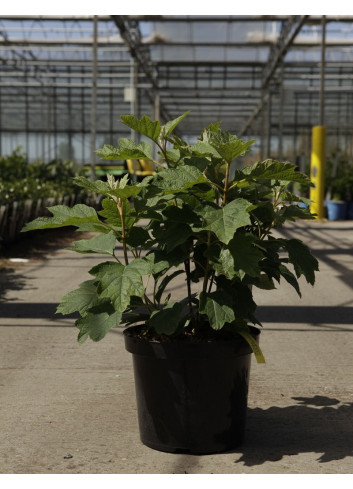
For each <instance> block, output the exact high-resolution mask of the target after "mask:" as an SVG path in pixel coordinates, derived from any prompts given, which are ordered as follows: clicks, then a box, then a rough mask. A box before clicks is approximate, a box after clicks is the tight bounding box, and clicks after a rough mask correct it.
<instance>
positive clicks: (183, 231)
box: [154, 221, 193, 253]
mask: <svg viewBox="0 0 353 489" xmlns="http://www.w3.org/2000/svg"><path fill="white" fill-rule="evenodd" d="M192 234H193V232H192V229H191V227H190V226H189V225H188V224H184V223H182V222H171V223H169V222H168V221H167V222H166V223H165V225H164V226H162V227H160V228H159V229H158V231H155V232H154V236H155V238H156V239H157V240H158V243H159V246H163V245H165V246H166V250H167V252H168V253H170V252H171V251H173V250H174V249H175V248H177V247H178V246H179V245H182V244H183V243H185V242H186V241H187V239H188V238H189V237H190V236H192Z"/></svg>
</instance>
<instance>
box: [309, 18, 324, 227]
mask: <svg viewBox="0 0 353 489" xmlns="http://www.w3.org/2000/svg"><path fill="white" fill-rule="evenodd" d="M321 26H322V39H321V72H320V100H319V102H320V103H319V121H320V125H319V126H315V127H313V133H312V150H311V171H310V176H311V180H312V182H313V183H314V185H315V187H314V188H311V189H310V199H311V200H312V201H313V203H312V204H311V206H310V210H311V212H314V213H315V214H317V219H323V218H324V187H325V163H326V127H325V102H324V91H325V37H326V18H325V16H324V15H323V16H322V23H321Z"/></svg>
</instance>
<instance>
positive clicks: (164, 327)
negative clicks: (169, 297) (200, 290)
mask: <svg viewBox="0 0 353 489" xmlns="http://www.w3.org/2000/svg"><path fill="white" fill-rule="evenodd" d="M182 310H183V306H182V305H181V304H179V302H175V303H169V304H167V305H166V306H164V308H163V309H160V310H159V311H154V312H153V313H152V314H151V318H150V320H149V325H150V326H151V327H152V328H153V329H154V330H155V331H156V333H158V334H166V335H172V334H173V333H175V332H176V331H177V329H178V327H179V325H180V322H181V320H182Z"/></svg>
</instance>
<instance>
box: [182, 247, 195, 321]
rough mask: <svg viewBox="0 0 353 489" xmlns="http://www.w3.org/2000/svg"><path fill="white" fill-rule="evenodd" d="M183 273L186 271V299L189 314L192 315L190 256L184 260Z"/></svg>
mask: <svg viewBox="0 0 353 489" xmlns="http://www.w3.org/2000/svg"><path fill="white" fill-rule="evenodd" d="M184 265H185V273H186V284H187V289H188V299H189V309H190V316H191V317H192V314H193V313H192V302H191V278H190V257H189V258H188V259H187V260H185V261H184Z"/></svg>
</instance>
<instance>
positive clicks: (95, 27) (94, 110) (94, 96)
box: [91, 15, 98, 180]
mask: <svg viewBox="0 0 353 489" xmlns="http://www.w3.org/2000/svg"><path fill="white" fill-rule="evenodd" d="M97 30H98V16H97V15H94V16H93V46H92V102H91V179H92V180H95V178H96V171H95V164H96V153H95V150H96V123H97Z"/></svg>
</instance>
